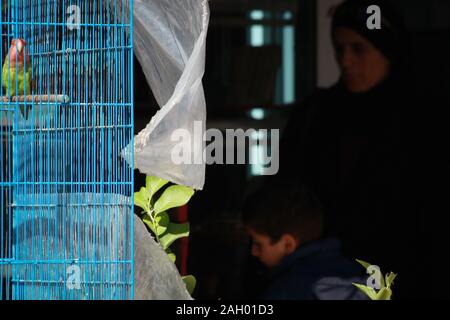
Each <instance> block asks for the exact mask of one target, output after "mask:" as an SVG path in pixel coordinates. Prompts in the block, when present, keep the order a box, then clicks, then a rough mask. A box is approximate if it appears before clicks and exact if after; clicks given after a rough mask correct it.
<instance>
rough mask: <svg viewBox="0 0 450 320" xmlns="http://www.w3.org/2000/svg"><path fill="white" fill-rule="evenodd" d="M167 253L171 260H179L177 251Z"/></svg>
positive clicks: (173, 261)
mask: <svg viewBox="0 0 450 320" xmlns="http://www.w3.org/2000/svg"><path fill="white" fill-rule="evenodd" d="M167 255H168V256H169V259H170V261H172V263H175V261H176V260H177V256H176V255H175V253H168V254H167Z"/></svg>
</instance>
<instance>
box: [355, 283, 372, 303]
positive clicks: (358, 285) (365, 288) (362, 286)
mask: <svg viewBox="0 0 450 320" xmlns="http://www.w3.org/2000/svg"><path fill="white" fill-rule="evenodd" d="M353 285H354V286H355V287H357V288H358V289H359V290H361V291H362V292H364V293H365V294H366V295H367V296H368V297H369V298H370V299H371V300H377V299H376V298H377V292H376V291H375V290H374V289H372V288H369V287H366V286H364V285H362V284H359V283H353Z"/></svg>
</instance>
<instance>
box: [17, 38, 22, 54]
mask: <svg viewBox="0 0 450 320" xmlns="http://www.w3.org/2000/svg"><path fill="white" fill-rule="evenodd" d="M22 50H23V42H22V41H20V40H19V41H17V52H19V53H22Z"/></svg>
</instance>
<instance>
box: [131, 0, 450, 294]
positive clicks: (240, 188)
mask: <svg viewBox="0 0 450 320" xmlns="http://www.w3.org/2000/svg"><path fill="white" fill-rule="evenodd" d="M394 2H395V3H396V4H397V5H398V6H399V7H400V8H401V9H402V11H403V15H404V17H405V20H406V24H407V27H408V29H409V31H410V33H411V36H412V42H413V56H414V57H415V72H416V75H417V79H418V80H419V84H420V85H419V90H421V91H423V92H424V93H425V95H426V96H430V97H432V98H433V99H430V104H429V105H425V106H423V112H424V114H426V115H427V116H429V117H430V118H431V119H433V118H436V119H437V118H439V114H440V111H441V110H443V109H445V108H447V107H448V106H449V105H450V103H449V101H450V99H449V93H448V92H450V60H449V57H450V1H448V0H427V1H423V0H402V1H400V0H398V1H394ZM329 3H330V1H327V0H323V1H320V0H318V1H315V0H298V1H285V0H276V1H274V0H272V1H269V0H266V1H263V0H253V1H251V0H211V1H210V9H211V20H210V28H209V34H208V40H207V57H206V72H205V77H204V81H203V83H204V88H205V94H206V101H207V111H208V122H207V127H213V128H219V129H225V128H229V129H232V128H242V129H244V130H245V129H247V128H278V129H281V130H282V129H283V128H284V126H285V123H286V120H287V119H288V118H289V116H290V114H291V112H292V110H293V109H294V108H296V107H301V102H302V101H303V99H304V98H305V97H307V96H308V95H310V94H311V93H312V92H313V91H314V90H315V88H317V86H318V84H319V81H318V79H319V78H320V74H319V73H322V75H323V73H325V75H327V72H328V70H327V69H324V68H323V66H320V65H318V63H319V61H320V58H319V56H320V54H325V55H328V56H332V52H328V53H327V52H319V51H318V43H319V41H321V40H323V39H324V38H323V37H326V36H329V34H327V32H324V31H323V29H321V28H320V26H319V20H318V12H319V9H320V8H322V9H323V8H325V7H326V6H327V5H328V6H329ZM260 18H262V19H260ZM258 19H260V20H258ZM255 27H256V28H255ZM261 30H262V34H263V36H262V39H259V38H258V34H259V35H261ZM252 34H253V36H252ZM255 34H256V35H255ZM254 42H256V43H257V44H258V45H257V46H252V43H253V44H254ZM261 44H262V45H261ZM135 65H136V70H135V71H136V72H135V78H136V79H135V85H136V87H135V108H136V110H135V114H136V120H135V121H136V133H137V132H139V131H140V130H141V129H143V128H144V127H145V125H146V124H147V123H148V122H149V121H150V119H151V117H152V116H153V115H154V113H155V112H156V111H157V109H158V107H157V104H156V102H155V100H154V98H153V96H152V93H151V90H150V89H149V87H148V85H147V84H146V80H145V77H144V75H143V73H142V70H141V69H140V66H139V63H138V62H137V61H136V64H135ZM329 72H330V73H333V72H335V70H329ZM287 88H291V89H292V90H289V89H287ZM431 101H433V102H431ZM255 108H257V109H258V111H257V112H259V113H261V111H263V119H260V120H258V119H255V116H252V114H253V113H252V110H254V109H255ZM418 130H419V128H418ZM433 142H434V141H430V144H431V143H433ZM430 157H433V155H432V154H430ZM280 166H282V163H281V164H280ZM433 174H434V172H433V170H430V175H433ZM143 179H144V177H143V176H142V175H140V174H138V173H136V189H139V188H140V186H141V185H142V184H143ZM263 180H264V177H261V176H258V175H256V174H252V168H251V167H250V166H246V165H211V166H207V168H206V182H205V185H204V189H203V191H200V192H197V193H196V195H195V196H194V197H193V198H192V200H191V201H190V203H189V207H188V213H189V221H190V222H191V235H190V237H189V254H188V263H187V272H188V273H190V274H193V275H195V276H196V278H197V282H198V283H197V288H196V291H195V293H194V298H199V299H200V298H203V299H215V300H216V299H235V298H245V297H251V295H252V292H253V291H255V290H256V289H257V287H256V286H255V283H251V282H250V281H248V277H249V275H248V274H247V272H248V270H254V269H252V264H253V263H254V261H253V260H252V259H249V257H248V249H249V243H248V240H247V238H246V237H245V235H244V234H243V232H242V228H241V225H240V223H239V217H240V208H241V206H242V203H243V201H244V198H245V195H246V194H247V193H248V192H250V191H251V190H252V189H254V188H256V187H257V186H258V185H259V184H261V183H262V181H263ZM434 204H435V203H432V204H430V221H433V223H430V224H429V225H430V227H429V229H430V230H429V232H430V234H433V233H438V234H444V233H445V232H446V230H445V227H446V225H445V224H440V223H438V222H437V221H438V220H437V219H436V218H439V217H438V216H437V215H439V214H440V213H438V212H437V211H436V210H437V209H436V208H433V206H432V205H434ZM442 214H443V215H446V213H442ZM439 226H440V227H444V230H442V231H437V229H439V228H438V227H439ZM435 228H436V231H435ZM439 230H441V229H439ZM399 232H401V231H399ZM442 241H443V240H439V241H437V242H439V244H440V245H442V246H443V247H444V248H446V243H445V244H444V243H443V242H442ZM433 250H435V251H434V252H433V253H431V252H432V251H433ZM439 250H440V249H438V248H430V254H429V255H428V256H425V257H424V259H433V258H434V257H435V256H439V257H440V258H439V261H436V267H435V268H434V269H433V270H430V273H433V274H442V275H445V272H446V270H445V266H444V263H443V262H441V261H445V260H446V258H445V255H446V252H448V250H445V249H444V251H442V252H441V251H439ZM427 277H431V276H430V275H424V279H418V281H427V280H426V279H428V278H427ZM437 278H438V276H435V277H434V278H433V279H437ZM246 279H247V280H246ZM430 281H431V280H430ZM447 291H448V290H446V288H445V284H444V283H442V286H440V285H439V284H437V283H435V284H433V285H432V284H431V283H430V292H429V293H428V294H427V296H428V297H432V298H444V297H445V298H448V297H449V294H448V292H447ZM418 295H419V294H418Z"/></svg>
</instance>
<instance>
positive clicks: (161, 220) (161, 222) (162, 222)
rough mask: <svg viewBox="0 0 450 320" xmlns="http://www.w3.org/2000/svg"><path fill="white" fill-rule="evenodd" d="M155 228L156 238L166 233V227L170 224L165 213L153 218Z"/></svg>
mask: <svg viewBox="0 0 450 320" xmlns="http://www.w3.org/2000/svg"><path fill="white" fill-rule="evenodd" d="M155 222H156V227H157V229H158V236H160V235H162V234H163V233H164V232H166V231H167V227H168V225H169V223H170V219H169V215H168V214H167V212H165V211H164V212H161V213H160V214H158V215H156V217H155Z"/></svg>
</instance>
